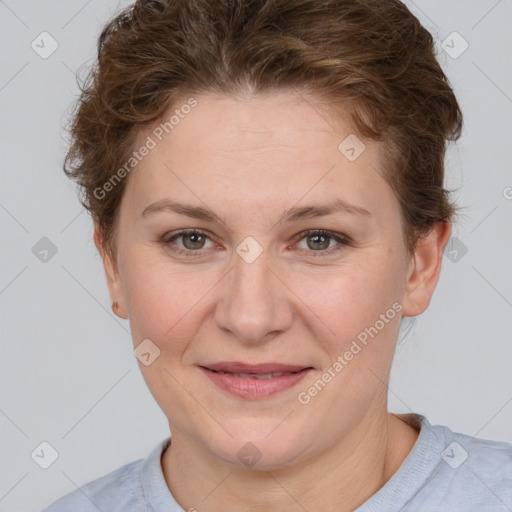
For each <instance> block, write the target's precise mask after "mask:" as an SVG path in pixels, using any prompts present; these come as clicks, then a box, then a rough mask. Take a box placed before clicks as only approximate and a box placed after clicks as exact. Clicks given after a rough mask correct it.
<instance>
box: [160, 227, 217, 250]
mask: <svg viewBox="0 0 512 512" xmlns="http://www.w3.org/2000/svg"><path fill="white" fill-rule="evenodd" d="M179 239H182V244H183V247H184V248H183V249H182V248H181V247H179V246H178V247H174V246H173V242H174V241H175V240H179ZM209 239H210V237H209V236H208V235H207V234H206V233H204V232H203V231H201V230H198V229H183V230H181V231H178V232H173V233H169V234H168V235H166V236H164V238H163V239H162V240H161V243H162V244H163V245H164V246H166V247H168V248H169V249H170V250H171V251H173V252H176V253H177V254H180V255H184V256H196V255H197V254H193V253H198V254H202V252H203V249H204V247H205V243H206V240H209ZM210 242H211V240H210ZM212 243H213V242H212Z"/></svg>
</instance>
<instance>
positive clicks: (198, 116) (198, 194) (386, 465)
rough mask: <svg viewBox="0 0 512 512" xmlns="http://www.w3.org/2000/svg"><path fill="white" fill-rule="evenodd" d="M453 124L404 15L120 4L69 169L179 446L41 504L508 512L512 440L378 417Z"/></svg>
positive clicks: (434, 274) (418, 309)
mask: <svg viewBox="0 0 512 512" xmlns="http://www.w3.org/2000/svg"><path fill="white" fill-rule="evenodd" d="M461 126H462V115H461V112H460V109H459V106H458V103H457V100H456V98H455V96H454V94H453V91H452V89H451V87H450V86H449V84H448V81H447V79H446V77H445V75H444V74H443V72H442V70H441V68H440V66H439V64H438V63H437V61H436V59H435V55H434V50H433V40H432V37H431V35H430V34H429V33H428V31H427V30H426V29H425V28H423V27H422V26H421V25H420V23H419V22H418V20H417V19H416V18H415V17H414V16H413V15H412V14H411V13H410V12H409V10H408V9H407V8H406V7H405V6H404V5H403V4H402V3H400V2H399V1H396V0H386V1H377V0H372V1H363V0H327V1H323V2H318V1H317V0H280V1H279V2H275V1H272V0H259V1H249V0H218V1H216V2H209V1H208V0H194V1H190V0H188V1H185V0H181V1H172V0H161V1H137V2H136V3H135V5H134V6H133V7H131V8H129V9H126V10H125V11H124V12H123V13H121V14H120V15H119V16H117V17H116V18H115V19H114V20H112V21H111V22H110V23H109V24H108V25H107V26H106V27H105V29H104V31H103V32H102V34H101V36H100V41H99V52H98V65H97V66H96V67H95V68H94V69H93V70H92V74H91V77H90V80H89V81H88V83H87V84H86V85H85V86H84V89H83V94H82V96H81V99H80V102H79V105H78V109H77V111H76V113H75V116H74V119H73V125H72V130H71V132H72V137H73V142H72V146H71V148H70V151H69V153H68V155H67V159H66V164H65V170H66V172H67V174H68V175H69V176H70V177H72V178H73V179H75V180H77V182H78V183H79V185H80V186H81V187H82V190H83V194H84V195H83V204H84V206H85V207H86V208H87V209H88V210H89V211H90V212H91V214H92V217H93V220H94V226H95V233H94V240H95V243H96V246H97V248H98V250H99V252H100V254H101V255H102V258H103V262H104V267H105V274H106V279H107V284H108V287H109V291H110V295H111V298H112V307H113V310H114V312H115V313H116V314H117V315H118V316H119V317H121V318H127V319H129V321H130V326H131V330H132V335H133V342H134V348H135V351H134V352H135V355H136V356H137V358H138V360H139V365H140V368H141V371H142V373H143V376H144V379H145V381H146V383H147V385H148V387H149V389H150V391H151V393H152V394H153V396H154V398H155V400H156V401H157V403H158V404H159V406H160V407H161V409H162V411H163V412H164V413H165V415H166V417H167V419H168V422H169V427H170V431H171V435H172V441H171V438H168V439H166V440H164V441H162V442H161V443H159V445H158V446H156V447H155V448H154V450H153V451H152V453H151V454H150V455H149V456H148V457H147V458H146V459H144V460H140V461H135V462H133V463H131V464H128V465H126V466H123V467H121V468H119V469H117V470H115V471H113V472H112V473H110V474H108V475H105V476H103V477H101V478H99V479H97V480H95V481H93V482H90V483H89V484H86V485H85V486H83V487H82V488H81V489H80V490H77V491H75V492H73V493H70V494H69V495H67V496H65V497H63V498H61V499H60V500H58V501H57V502H55V503H54V504H53V505H51V506H50V507H48V508H47V509H45V510H46V511H48V512H61V511H68V510H69V511H74V512H80V511H89V510H103V511H105V512H106V511H109V512H112V511H123V512H131V511H136V510H137V511H138V510H153V511H155V512H157V511H158V512H163V511H183V510H188V511H192V510H198V511H208V512H210V511H211V512H217V511H221V510H237V511H246V510H247V511H249V510H250V511H254V510H265V511H274V510H275V511H295V510H307V511H315V510H323V511H336V512H343V511H353V510H357V511H358V512H370V511H377V510H378V511H380V512H382V511H398V510H401V511H415V512H417V511H420V510H425V511H426V510H442V511H464V512H468V511H482V510H492V511H502V510H503V511H504V510H510V509H511V507H512V445H510V444H507V443H502V442H496V441H486V440H481V439H474V438H472V437H470V436H468V435H464V434H459V433H454V432H452V431H451V430H450V429H448V428H447V427H443V426H432V425H431V424H430V423H429V422H428V420H427V419H426V418H425V417H424V416H422V415H420V414H408V415H395V414H392V413H389V412H388V410H387V382H388V378H389V373H390V368H391V363H392V358H393V353H394V349H395V344H396V341H397V337H398V333H399V328H400V323H401V320H402V318H403V317H411V316H416V315H418V314H420V313H422V312H423V311H425V309H426V308H427V307H428V305H429V302H430V300H431V297H432V294H433V292H434V289H435V286H436V284H437V281H438V277H439V273H440V269H441V261H442V254H443V249H444V247H445V245H446V243H447V241H448V239H449V237H450V230H451V221H452V218H453V215H454V213H455V207H454V205H453V204H452V203H451V202H450V200H449V197H448V194H447V192H446V191H445V189H444V188H443V177H444V169H443V158H444V152H445V147H446V142H447V141H449V140H456V139H457V138H458V137H459V135H460V131H461Z"/></svg>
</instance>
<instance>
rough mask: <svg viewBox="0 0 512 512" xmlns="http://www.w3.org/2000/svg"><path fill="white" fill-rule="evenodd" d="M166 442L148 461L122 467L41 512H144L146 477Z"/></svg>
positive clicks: (131, 463)
mask: <svg viewBox="0 0 512 512" xmlns="http://www.w3.org/2000/svg"><path fill="white" fill-rule="evenodd" d="M164 444H165V441H163V442H160V443H159V444H158V445H157V446H156V448H154V449H153V451H152V452H151V454H150V455H149V456H148V457H146V458H145V459H139V460H136V461H133V462H130V463H129V464H126V465H124V466H121V467H119V468H117V469H115V470H114V471H111V472H110V473H108V474H106V475H103V476H101V477H99V478H96V479H95V480H92V481H90V482H88V483H86V484H84V485H82V486H81V487H79V488H77V489H75V490H74V491H72V492H70V493H68V494H66V495H65V496H63V497H62V498H60V499H58V500H57V501H55V502H53V503H52V504H51V505H49V506H48V507H46V508H45V509H43V510H42V512H98V510H105V511H107V510H108V511H109V512H132V511H133V512H135V511H139V510H145V503H146V497H145V495H144V483H143V475H144V474H145V471H147V468H148V466H149V465H151V466H154V465H155V464H156V462H155V461H158V460H159V459H158V455H159V454H160V453H161V450H162V447H163V445H164Z"/></svg>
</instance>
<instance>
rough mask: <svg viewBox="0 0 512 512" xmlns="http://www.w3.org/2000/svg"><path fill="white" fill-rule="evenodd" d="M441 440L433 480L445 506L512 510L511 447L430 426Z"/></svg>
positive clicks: (441, 427) (444, 427) (483, 509)
mask: <svg viewBox="0 0 512 512" xmlns="http://www.w3.org/2000/svg"><path fill="white" fill-rule="evenodd" d="M431 428H433V429H434V431H435V432H436V433H437V434H438V435H440V437H441V438H442V445H441V447H442V451H441V453H440V458H439V462H438V465H437V468H436V471H435V476H434V478H433V480H435V481H437V485H438V486H439V487H438V488H439V489H443V493H442V495H441V497H442V501H441V503H442V504H443V506H445V507H446V508H447V510H452V509H451V508H450V506H454V507H455V506H456V505H457V504H458V505H459V506H460V504H461V503H465V504H466V509H465V510H467V511H473V510H475V511H485V510H491V509H490V508H489V506H491V505H492V507H493V508H492V510H493V511H501V510H510V508H509V507H512V444H511V443H507V442H503V441H493V440H488V439H482V438H478V437H473V436H470V435H468V434H462V433H460V432H454V431H452V430H451V429H450V428H448V427H446V426H440V425H436V426H434V427H431Z"/></svg>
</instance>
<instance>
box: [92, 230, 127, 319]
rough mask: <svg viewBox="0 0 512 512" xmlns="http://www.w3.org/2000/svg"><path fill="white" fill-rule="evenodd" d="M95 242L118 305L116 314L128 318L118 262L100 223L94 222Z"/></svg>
mask: <svg viewBox="0 0 512 512" xmlns="http://www.w3.org/2000/svg"><path fill="white" fill-rule="evenodd" d="M94 244H95V245H96V249H98V252H99V253H100V256H101V259H102V260H103V268H104V270H105V277H106V278H107V286H108V290H109V293H110V300H111V302H112V303H114V302H117V303H118V307H117V308H116V309H114V308H113V311H114V314H116V315H117V316H118V317H119V318H125V319H126V318H128V315H127V313H126V308H125V305H124V299H123V290H122V287H121V280H120V278H119V272H118V268H117V262H116V261H115V260H114V259H113V257H112V255H111V254H110V251H109V250H107V247H106V245H105V242H104V239H103V234H102V232H101V229H100V227H99V225H98V224H97V223H96V222H94Z"/></svg>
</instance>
